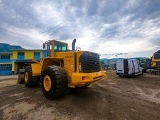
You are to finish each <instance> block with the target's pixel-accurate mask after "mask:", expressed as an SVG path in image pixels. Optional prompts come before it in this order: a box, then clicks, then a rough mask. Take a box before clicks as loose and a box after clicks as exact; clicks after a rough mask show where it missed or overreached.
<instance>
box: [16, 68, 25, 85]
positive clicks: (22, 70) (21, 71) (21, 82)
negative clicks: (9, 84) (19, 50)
mask: <svg viewBox="0 0 160 120" xmlns="http://www.w3.org/2000/svg"><path fill="white" fill-rule="evenodd" d="M24 71H25V69H20V70H19V74H18V81H17V83H18V84H23V83H24Z"/></svg>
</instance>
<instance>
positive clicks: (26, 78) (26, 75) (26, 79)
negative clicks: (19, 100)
mask: <svg viewBox="0 0 160 120" xmlns="http://www.w3.org/2000/svg"><path fill="white" fill-rule="evenodd" d="M24 80H25V82H27V81H28V72H26V73H25V79H24Z"/></svg>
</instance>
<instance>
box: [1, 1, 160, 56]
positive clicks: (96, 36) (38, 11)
mask: <svg viewBox="0 0 160 120" xmlns="http://www.w3.org/2000/svg"><path fill="white" fill-rule="evenodd" d="M74 38H76V39H77V42H76V46H79V47H81V49H83V50H87V51H88V50H89V51H93V52H98V53H99V54H101V57H102V58H103V57H115V56H111V55H104V54H112V53H128V54H125V55H123V56H118V57H139V56H143V57H151V55H152V54H153V52H155V51H157V50H159V49H160V0H70V1H69V0H0V42H1V43H9V44H11V45H21V46H22V47H23V48H26V49H42V43H43V42H45V41H46V40H50V39H57V40H62V41H65V42H68V43H69V46H71V43H72V40H73V39H74ZM70 48H71V47H70Z"/></svg>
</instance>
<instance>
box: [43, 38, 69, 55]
mask: <svg viewBox="0 0 160 120" xmlns="http://www.w3.org/2000/svg"><path fill="white" fill-rule="evenodd" d="M43 49H45V50H46V56H45V57H47V56H50V57H51V56H52V55H53V53H54V52H66V51H67V50H68V44H67V43H64V42H60V41H57V40H48V41H46V42H45V43H44V44H43Z"/></svg>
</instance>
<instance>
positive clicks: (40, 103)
mask: <svg viewBox="0 0 160 120" xmlns="http://www.w3.org/2000/svg"><path fill="white" fill-rule="evenodd" d="M16 80H17V76H9V77H2V76H0V120H23V119H28V120H59V119H62V120H107V119H109V120H160V76H155V75H150V74H148V73H145V74H144V75H143V76H138V77H135V78H124V77H118V76H117V75H116V74H115V71H113V70H108V71H107V78H106V79H103V80H101V81H97V82H95V83H92V84H91V85H90V86H89V87H88V89H75V90H72V91H71V92H70V93H68V94H67V95H66V96H65V97H63V98H60V99H57V100H48V99H46V98H45V97H44V96H43V94H42V91H41V87H40V86H39V87H36V88H31V89H29V88H25V87H24V85H23V84H16Z"/></svg>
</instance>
